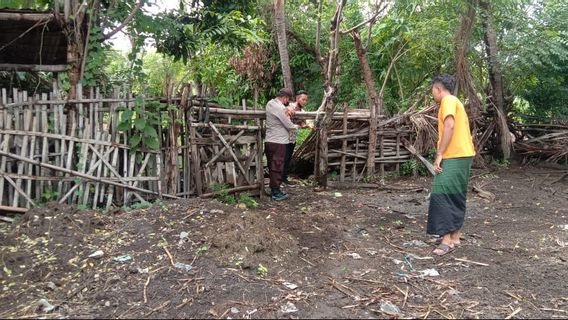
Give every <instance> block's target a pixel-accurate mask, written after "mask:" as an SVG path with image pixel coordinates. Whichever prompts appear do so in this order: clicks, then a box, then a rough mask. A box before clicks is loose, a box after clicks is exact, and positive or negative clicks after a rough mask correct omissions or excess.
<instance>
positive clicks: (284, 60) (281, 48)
mask: <svg viewBox="0 0 568 320" xmlns="http://www.w3.org/2000/svg"><path fill="white" fill-rule="evenodd" d="M274 13H275V18H276V35H277V37H278V53H279V54H280V64H281V65H282V75H283V76H284V87H286V88H289V89H290V90H292V92H294V85H293V82H292V72H291V71H290V58H289V56H288V39H286V19H285V17H284V0H274Z"/></svg>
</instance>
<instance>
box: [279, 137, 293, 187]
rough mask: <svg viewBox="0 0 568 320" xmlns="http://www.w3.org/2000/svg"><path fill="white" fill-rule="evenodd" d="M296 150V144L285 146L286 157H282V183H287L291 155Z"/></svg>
mask: <svg viewBox="0 0 568 320" xmlns="http://www.w3.org/2000/svg"><path fill="white" fill-rule="evenodd" d="M294 148H296V142H291V143H288V144H287V145H286V156H285V157H284V171H282V181H288V173H290V164H291V163H292V155H293V154H294Z"/></svg>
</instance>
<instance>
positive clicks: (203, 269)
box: [0, 167, 568, 319]
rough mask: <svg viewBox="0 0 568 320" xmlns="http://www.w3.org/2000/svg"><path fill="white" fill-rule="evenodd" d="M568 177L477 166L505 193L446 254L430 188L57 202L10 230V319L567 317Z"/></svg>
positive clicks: (471, 199)
mask: <svg viewBox="0 0 568 320" xmlns="http://www.w3.org/2000/svg"><path fill="white" fill-rule="evenodd" d="M563 172H566V171H558V170H556V171H554V170H551V169H545V168H535V167H523V168H518V167H517V168H514V169H510V170H497V171H487V170H485V171H479V170H474V171H473V174H472V180H471V185H472V186H473V185H478V186H481V188H482V189H483V190H485V191H488V192H491V193H493V194H494V195H495V196H496V197H495V199H494V200H490V199H484V198H481V197H480V196H479V194H477V193H474V192H470V193H469V195H468V212H467V219H466V223H465V227H464V232H465V234H464V239H463V240H462V245H461V246H460V247H459V248H458V249H457V250H456V251H454V252H453V253H451V254H449V255H447V256H444V257H436V258H433V257H432V256H431V250H432V248H433V244H432V243H433V240H434V239H433V238H432V237H429V236H427V235H426V234H425V230H424V228H425V221H426V212H427V206H428V200H427V196H428V191H427V189H429V188H430V182H431V179H430V178H418V179H410V178H409V179H396V180H389V181H388V184H387V186H389V187H393V186H394V187H396V188H399V189H411V188H412V189H414V190H412V191H410V190H404V191H401V190H377V189H352V190H348V189H330V190H328V191H325V192H320V193H314V192H313V191H312V189H311V188H310V187H307V186H305V187H301V186H299V187H296V188H290V189H288V190H287V191H288V192H289V193H290V194H291V199H290V200H289V201H286V202H281V203H277V202H272V201H270V200H267V199H265V200H262V201H261V202H260V207H259V208H257V209H239V208H238V207H235V206H227V205H224V204H222V203H220V202H218V201H217V200H204V199H189V200H184V201H172V202H163V203H157V204H154V205H153V206H152V207H150V208H147V209H136V210H131V211H123V210H116V211H114V212H109V213H101V212H94V211H79V210H77V209H75V208H72V207H68V206H62V205H56V204H48V205H46V206H45V207H44V208H41V209H34V210H31V211H29V212H28V213H27V214H26V215H25V216H23V217H22V219H21V220H20V221H19V222H17V223H14V224H12V225H10V224H7V223H2V225H1V230H0V241H1V243H2V246H1V249H0V258H1V260H0V263H1V264H2V265H1V266H0V269H1V270H0V282H1V283H0V284H1V287H2V291H1V297H0V318H16V317H17V318H37V317H43V318H61V317H70V318H204V317H207V318H225V319H228V318H298V317H299V318H407V317H410V318H418V317H420V318H466V317H467V318H504V317H507V316H512V317H513V318H568V286H567V284H566V279H568V178H566V177H564V179H560V178H561V177H563ZM420 188H425V189H426V190H423V191H421V192H417V191H416V189H420ZM98 250H101V251H102V256H101V257H98V258H96V257H95V258H89V255H91V254H93V253H95V252H96V251H98ZM431 269H433V270H431ZM42 299H43V300H42Z"/></svg>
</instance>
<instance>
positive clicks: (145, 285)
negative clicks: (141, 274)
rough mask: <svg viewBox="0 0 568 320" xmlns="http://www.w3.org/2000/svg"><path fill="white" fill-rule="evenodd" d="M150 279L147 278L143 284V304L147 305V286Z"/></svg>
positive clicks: (149, 277)
mask: <svg viewBox="0 0 568 320" xmlns="http://www.w3.org/2000/svg"><path fill="white" fill-rule="evenodd" d="M151 278H152V276H148V279H147V280H146V283H145V284H144V304H146V303H148V293H147V290H148V284H150V279H151Z"/></svg>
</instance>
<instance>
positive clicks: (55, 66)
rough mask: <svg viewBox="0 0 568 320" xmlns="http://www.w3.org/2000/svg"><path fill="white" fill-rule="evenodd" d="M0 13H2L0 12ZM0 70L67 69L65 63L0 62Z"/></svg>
mask: <svg viewBox="0 0 568 320" xmlns="http://www.w3.org/2000/svg"><path fill="white" fill-rule="evenodd" d="M0 15H2V13H1V12H0ZM0 70H5V71H31V72H63V71H66V70H67V65H66V64H53V65H47V64H18V63H0Z"/></svg>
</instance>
